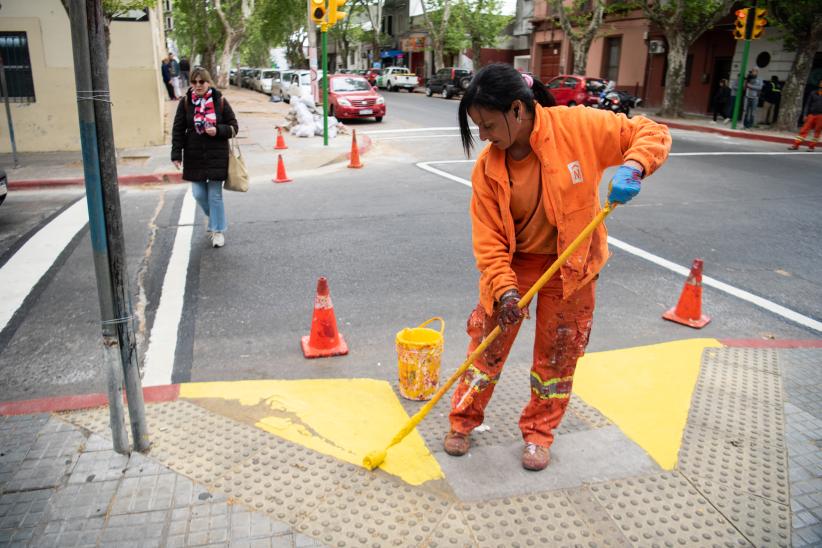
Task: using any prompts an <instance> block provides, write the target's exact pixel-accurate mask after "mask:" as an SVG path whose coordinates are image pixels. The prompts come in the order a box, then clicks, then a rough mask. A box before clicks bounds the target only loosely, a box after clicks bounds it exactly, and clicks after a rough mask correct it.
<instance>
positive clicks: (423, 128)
mask: <svg viewBox="0 0 822 548" xmlns="http://www.w3.org/2000/svg"><path fill="white" fill-rule="evenodd" d="M459 129H460V128H459V126H457V127H410V128H405V129H375V130H369V131H363V133H364V134H366V135H377V134H381V133H408V132H409V131H459Z"/></svg>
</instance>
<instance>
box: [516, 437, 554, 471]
mask: <svg viewBox="0 0 822 548" xmlns="http://www.w3.org/2000/svg"><path fill="white" fill-rule="evenodd" d="M549 462H551V451H550V450H549V449H548V448H547V447H542V446H541V445H536V444H534V443H526V444H525V449H523V450H522V467H523V468H525V469H526V470H533V471H534V472H538V471H540V470H543V469H544V468H545V467H546V466H548V463H549Z"/></svg>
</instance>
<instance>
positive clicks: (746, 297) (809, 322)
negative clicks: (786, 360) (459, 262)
mask: <svg viewBox="0 0 822 548" xmlns="http://www.w3.org/2000/svg"><path fill="white" fill-rule="evenodd" d="M466 161H471V162H473V160H447V161H442V162H439V161H434V162H419V163H418V164H416V165H417V167H419V168H420V169H423V170H425V171H428V172H429V173H433V174H435V175H439V176H440V177H444V178H446V179H449V180H451V181H455V182H457V183H460V184H463V185H465V186H467V187H470V186H471V181H469V180H468V179H463V178H462V177H457V176H456V175H452V174H450V173H448V172H446V171H442V170H440V169H437V168H435V167H431V164H446V163H457V162H466ZM608 243H609V244H611V245H613V246H614V247H618V248H619V249H621V250H623V251H625V252H627V253H630V254H632V255H635V256H637V257H639V258H641V259H645V260H646V261H650V262H652V263H654V264H656V265H657V266H661V267H662V268H665V269H667V270H670V271H672V272H675V273H676V274H680V275H681V276H686V277H687V276H688V275H689V274H690V272H691V271H690V269H689V268H687V267H684V266H680V265H678V264H676V263H674V262H671V261H669V260H667V259H663V258H662V257H659V256H657V255H654V254H653V253H649V252H647V251H645V250H643V249H640V248H638V247H635V246H632V245H631V244H629V243H626V242H623V241H621V240H618V239H616V238H614V237H613V236H608ZM702 284H703V285H707V286H709V287H713V288H714V289H718V290H719V291H722V292H724V293H727V294H729V295H731V296H733V297H736V298H738V299H741V300H743V301H747V302H749V303H751V304H753V305H755V306H758V307H760V308H763V309H765V310H767V311H769V312H772V313H774V314H776V315H778V316H782V317H783V318H785V319H788V320H790V321H792V322H795V323H798V324H799V325H803V326H805V327H807V328H809V329H813V330H814V331H817V332H820V333H822V322H820V321H818V320H815V319H813V318H811V317H809V316H805V315H803V314H800V313H799V312H796V311H793V310H791V309H789V308H786V307H784V306H782V305H779V304H776V303H775V302H772V301H769V300H767V299H764V298H762V297H760V296H758V295H754V294H753V293H749V292H747V291H745V290H744V289H739V288H736V287H734V286H732V285H729V284H726V283H725V282H721V281H719V280H717V279H714V278H711V277H710V276H702Z"/></svg>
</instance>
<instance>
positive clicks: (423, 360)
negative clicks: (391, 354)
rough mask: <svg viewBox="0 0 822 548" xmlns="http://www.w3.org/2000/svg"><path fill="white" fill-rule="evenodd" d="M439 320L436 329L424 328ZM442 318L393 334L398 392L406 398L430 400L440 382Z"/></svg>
mask: <svg viewBox="0 0 822 548" xmlns="http://www.w3.org/2000/svg"><path fill="white" fill-rule="evenodd" d="M435 320H439V322H440V325H441V327H440V330H439V331H435V330H433V329H430V328H428V327H425V326H426V325H428V324H429V323H431V322H433V321H435ZM444 331H445V320H443V319H442V318H439V317H435V318H431V319H430V320H428V321H427V322H423V323H421V324H420V326H419V327H406V328H405V329H403V330H402V331H400V332H399V333H397V357H398V366H399V376H400V394H401V395H402V397H403V398H406V399H409V400H430V399H431V397H432V396H433V395H434V393H435V392H436V391H437V388H438V387H439V383H440V357H441V356H442V342H443V338H442V334H443V332H444Z"/></svg>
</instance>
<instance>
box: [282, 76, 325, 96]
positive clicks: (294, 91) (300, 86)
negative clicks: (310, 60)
mask: <svg viewBox="0 0 822 548" xmlns="http://www.w3.org/2000/svg"><path fill="white" fill-rule="evenodd" d="M322 76H323V71H321V70H318V71H317V83H318V84H319V81H320V79H321V78H322ZM283 88H284V89H285V91H284V93H283V99H284V100H285V101H286V102H289V101H291V98H292V97H311V71H310V70H295V71H294V72H293V73H292V74H291V75H290V76H289V80H286V79H285V78H283Z"/></svg>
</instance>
